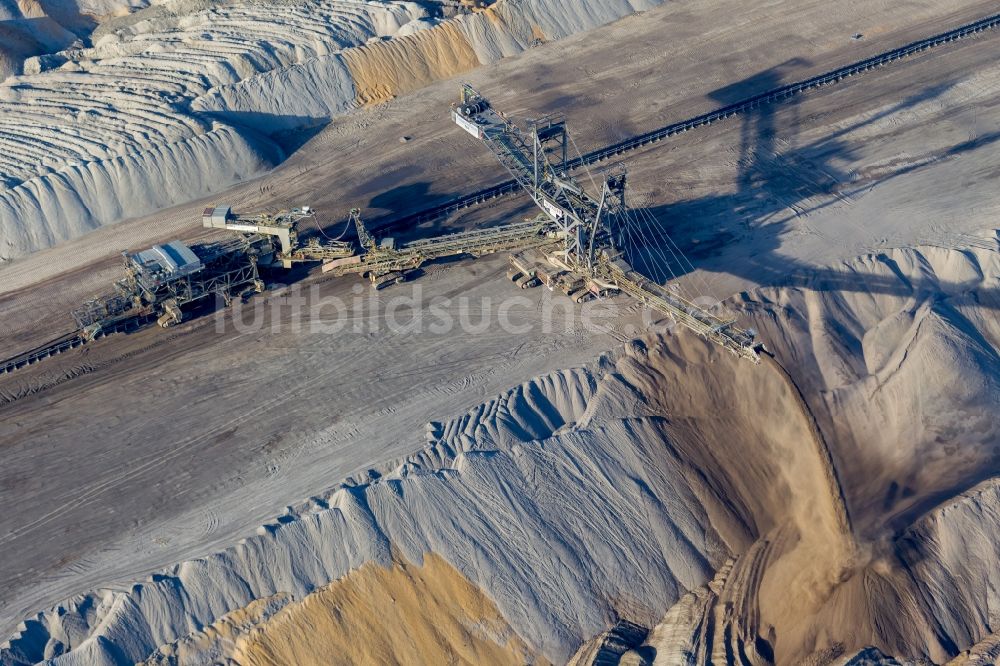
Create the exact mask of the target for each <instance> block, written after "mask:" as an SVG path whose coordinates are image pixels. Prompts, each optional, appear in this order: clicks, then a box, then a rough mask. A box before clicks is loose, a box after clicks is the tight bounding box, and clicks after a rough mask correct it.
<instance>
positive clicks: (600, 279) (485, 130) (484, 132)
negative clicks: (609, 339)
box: [452, 85, 760, 363]
mask: <svg viewBox="0 0 1000 666" xmlns="http://www.w3.org/2000/svg"><path fill="white" fill-rule="evenodd" d="M452 117H453V119H454V120H455V122H456V124H458V125H459V126H460V127H461V128H462V129H464V130H465V131H467V132H468V133H469V134H472V135H473V136H475V137H476V138H478V139H480V140H481V141H482V142H483V143H485V144H486V146H487V147H488V148H489V149H490V150H491V151H492V152H493V154H494V155H496V157H497V159H498V161H499V162H500V164H501V165H503V167H504V168H505V169H507V171H508V172H509V173H510V174H511V175H512V176H513V177H514V179H515V180H516V181H517V183H518V184H519V185H520V186H521V188H522V189H524V191H525V192H527V193H528V194H529V195H530V196H531V198H532V199H533V200H534V201H535V203H536V204H537V205H538V207H539V208H541V210H542V211H543V212H544V214H545V215H546V216H547V217H548V219H549V220H550V221H551V223H552V224H553V225H554V226H555V227H556V228H557V229H558V235H559V236H560V237H561V238H562V240H563V243H564V247H563V250H562V251H561V252H560V253H559V254H560V255H561V262H562V263H565V265H566V266H567V267H568V268H569V270H570V272H571V273H574V274H576V275H577V276H578V279H581V280H583V281H584V282H591V283H595V284H596V288H595V289H593V291H594V292H602V291H603V290H604V289H603V288H604V286H605V285H609V284H610V285H614V287H615V288H616V289H618V290H620V291H622V292H624V293H627V294H629V295H631V296H633V297H634V298H636V299H637V300H639V301H640V302H642V303H644V304H646V305H648V306H649V307H652V308H654V309H656V310H658V311H660V312H663V313H665V314H667V315H669V316H670V317H672V318H673V319H674V320H675V321H677V322H678V323H680V324H682V325H684V326H686V327H688V328H689V329H691V330H693V331H695V332H696V333H698V334H699V335H702V336H704V337H705V338H707V339H709V340H711V341H712V342H715V343H716V344H719V345H721V346H722V347H724V348H726V349H728V350H729V351H731V352H733V353H734V354H736V355H738V356H741V357H743V358H747V359H749V360H751V361H753V362H755V363H758V362H760V357H759V354H758V350H759V348H760V344H759V343H757V342H756V341H755V339H754V334H753V333H752V332H750V331H746V330H743V329H740V328H738V327H737V326H736V324H735V321H734V320H732V319H722V318H720V317H718V316H717V315H715V314H713V313H712V312H709V311H708V310H706V309H704V308H702V307H700V306H698V305H697V304H695V303H694V302H692V301H690V300H688V299H686V298H683V297H682V296H680V295H679V294H676V293H673V292H671V291H670V290H669V289H665V288H663V287H662V286H661V285H657V284H654V283H652V282H651V281H650V280H649V278H647V277H645V276H643V275H641V274H640V273H638V272H637V271H635V270H634V269H633V268H632V267H631V266H630V265H629V264H628V262H627V261H626V260H625V258H624V253H623V237H624V234H625V230H626V225H628V224H630V222H631V221H632V216H631V214H630V211H629V209H628V206H627V205H626V202H625V190H626V185H627V174H626V171H625V169H624V168H623V167H614V168H612V169H611V170H609V171H608V172H607V173H606V174H605V177H604V178H603V182H602V184H601V193H600V196H599V197H597V198H594V197H591V196H590V195H589V194H588V193H587V192H586V191H585V190H584V189H583V188H582V187H581V186H580V185H579V183H577V182H576V181H575V180H574V179H573V178H571V177H570V175H569V167H570V164H571V163H570V162H569V161H568V157H569V156H568V144H569V141H570V139H569V135H568V133H567V131H566V123H565V121H564V120H563V119H561V118H557V117H546V118H544V119H542V120H534V121H529V123H528V129H527V130H526V131H522V130H521V129H520V128H518V127H517V125H515V124H514V123H513V122H511V121H510V120H509V119H508V118H507V117H506V116H505V115H504V114H502V113H501V112H499V111H497V110H495V109H494V108H493V106H492V105H491V104H490V102H489V100H487V99H486V98H485V97H483V96H482V95H480V94H479V93H478V92H476V90H475V89H473V88H472V87H471V86H468V85H466V86H463V88H462V100H461V102H460V103H459V104H457V105H455V106H454V107H452Z"/></svg>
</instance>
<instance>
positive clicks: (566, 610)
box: [0, 248, 1000, 664]
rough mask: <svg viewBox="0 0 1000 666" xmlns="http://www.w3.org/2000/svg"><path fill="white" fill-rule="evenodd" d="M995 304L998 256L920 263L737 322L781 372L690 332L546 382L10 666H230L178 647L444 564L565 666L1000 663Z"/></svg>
mask: <svg viewBox="0 0 1000 666" xmlns="http://www.w3.org/2000/svg"><path fill="white" fill-rule="evenodd" d="M998 276H1000V265H998V254H997V253H996V252H989V251H986V250H977V251H956V250H942V249H937V248H920V249H916V250H900V251H895V252H889V253H885V254H884V255H879V256H873V257H864V258H862V259H859V260H858V261H855V262H851V263H849V264H846V265H843V266H838V267H834V268H831V269H830V270H828V271H825V272H819V273H817V275H816V279H815V280H814V281H813V282H812V283H810V284H808V285H807V286H797V287H777V288H769V289H766V290H761V291H760V292H759V294H758V295H757V296H756V297H755V298H750V297H749V296H747V297H745V298H744V299H743V303H742V305H741V307H742V309H743V310H745V311H746V314H747V316H749V317H750V318H752V319H753V320H754V322H755V324H756V325H757V326H758V327H759V328H760V329H762V330H763V331H764V333H763V336H764V338H765V339H767V340H768V341H769V343H770V344H771V346H772V348H773V351H774V352H775V354H776V357H777V362H771V361H767V362H765V363H764V364H762V365H761V366H753V365H751V364H749V363H746V362H744V361H741V360H739V359H736V358H735V357H732V356H730V355H728V354H725V352H723V351H721V350H720V349H719V348H717V347H715V346H712V345H710V344H708V343H707V342H705V341H703V340H701V339H699V338H697V337H695V336H693V335H690V334H688V333H685V332H682V333H680V334H677V335H667V336H666V337H662V338H649V339H647V340H645V341H636V342H634V343H633V344H631V345H629V346H628V347H627V349H626V350H624V352H623V353H622V354H621V355H620V356H619V357H616V358H613V359H604V360H602V362H601V363H600V364H599V365H598V366H597V367H595V368H593V369H591V370H574V371H566V372H562V373H556V374H553V375H549V376H546V377H541V378H539V379H537V380H534V381H532V382H528V383H526V384H524V385H522V386H520V387H518V388H516V389H513V390H511V391H509V392H507V393H505V394H503V395H501V396H498V397H496V398H494V399H492V400H489V401H486V402H484V403H483V404H482V405H480V406H479V407H478V408H476V409H474V410H472V411H470V412H469V413H467V414H465V415H463V416H462V417H460V418H458V419H454V420H452V421H449V422H446V423H431V424H429V425H428V428H427V445H426V446H425V447H424V449H423V450H422V451H421V452H420V453H418V454H415V455H413V456H411V457H410V458H408V459H407V460H405V461H404V462H402V463H401V464H398V465H391V466H386V467H383V468H381V469H379V470H372V471H370V472H369V473H368V474H366V475H365V476H364V478H361V479H356V480H350V481H349V482H348V483H347V484H345V485H344V486H343V487H341V488H339V489H337V490H335V491H333V492H332V493H330V494H328V495H326V496H324V497H322V498H316V500H315V501H314V502H313V503H311V504H310V505H309V506H306V507H302V508H300V509H299V510H293V511H290V512H289V513H288V515H286V516H284V517H283V518H282V519H281V520H279V521H277V522H276V523H275V524H273V525H268V526H264V527H263V528H261V530H260V531H259V533H258V535H256V536H254V537H251V538H249V539H247V540H245V542H243V543H241V544H239V545H237V546H236V547H234V548H232V549H230V550H227V551H225V552H223V553H219V554H216V555H212V556H210V557H206V558H203V559H200V560H195V561H191V562H186V563H184V564H181V565H178V566H176V567H173V568H172V569H170V570H168V571H165V572H163V573H162V574H158V575H156V576H154V577H152V578H151V579H150V580H148V581H146V582H144V583H141V584H137V585H133V586H131V587H128V588H124V589H119V590H101V591H97V592H93V593H90V594H87V595H82V596H80V597H77V598H75V599H73V600H70V601H67V602H66V603H65V604H63V605H62V606H61V607H60V608H58V609H55V610H53V611H51V612H46V613H40V614H39V615H37V616H36V617H34V618H32V619H31V620H30V621H28V622H26V623H25V625H24V626H23V628H22V629H21V631H20V633H19V635H18V636H15V637H14V638H13V639H12V641H11V642H10V644H9V646H8V647H7V648H5V649H4V651H3V652H2V653H0V658H2V660H3V663H5V664H20V663H32V661H34V660H36V659H38V658H40V657H41V655H42V654H43V653H45V652H48V653H50V654H58V652H59V651H60V650H63V649H68V650H69V653H68V654H66V655H64V656H62V657H59V658H58V659H57V662H58V663H60V664H76V663H86V664H110V663H127V662H128V661H129V660H139V659H142V658H145V657H146V656H148V655H150V654H151V653H152V652H153V651H154V649H155V648H156V647H157V646H160V645H166V644H169V643H175V642H176V645H178V646H180V645H182V644H183V645H186V646H197V647H199V649H201V646H205V647H204V650H206V651H207V652H206V654H218V653H219V652H218V650H219V648H218V647H217V646H213V645H211V644H210V643H211V641H205V640H202V639H201V638H199V637H198V635H197V634H194V635H193V636H192V637H190V640H186V639H184V637H185V636H188V635H189V634H192V632H198V631H200V630H201V628H202V627H204V626H207V625H211V624H213V623H215V622H216V621H217V620H219V618H220V617H222V616H223V615H225V614H226V613H229V612H232V611H234V610H236V609H240V608H246V607H248V606H249V605H250V604H251V603H252V602H253V601H254V600H256V599H266V598H269V597H271V596H272V595H275V594H279V593H281V594H287V595H291V596H292V597H293V598H295V599H303V598H305V597H306V596H307V595H309V594H310V593H312V592H314V591H315V590H316V589H317V588H319V587H323V586H325V585H327V584H328V583H329V582H330V581H334V580H337V579H338V578H341V577H343V576H345V574H348V573H349V572H351V571H352V570H355V569H357V568H358V567H362V566H363V565H365V564H366V563H376V564H379V565H381V566H383V567H389V566H392V563H393V561H394V558H402V559H403V560H405V561H408V562H419V561H421V559H422V558H423V556H424V554H425V553H434V554H435V555H437V556H440V557H441V558H442V559H443V560H444V561H445V562H447V563H448V564H449V565H450V566H451V567H454V569H455V570H456V571H457V572H458V573H459V574H460V575H461V576H462V577H463V578H464V579H466V580H467V581H468V583H469V584H470V585H471V586H473V587H474V588H476V589H478V590H480V591H481V592H482V594H483V595H485V598H487V599H489V600H490V601H491V602H492V603H493V604H494V605H495V607H496V610H497V611H498V613H499V614H500V616H502V617H503V618H504V620H505V621H506V622H507V623H508V624H509V626H510V628H511V629H512V630H513V632H514V633H516V634H517V635H518V636H519V637H520V638H521V639H522V640H523V641H524V645H525V646H526V649H528V650H530V651H531V652H532V653H533V654H539V655H543V656H545V657H546V658H548V659H550V660H552V661H564V660H566V659H568V658H569V657H570V656H571V655H572V654H573V653H574V652H575V651H576V649H577V648H578V647H579V646H580V644H581V643H583V642H584V641H585V640H587V639H589V638H591V637H593V636H596V635H597V634H599V633H601V632H602V631H605V630H606V629H607V628H608V627H610V626H611V625H613V624H614V623H615V622H616V621H618V620H619V619H622V618H624V619H628V620H632V621H635V622H638V623H640V624H643V625H645V626H652V625H653V624H654V623H656V622H657V621H659V620H663V622H662V623H661V624H660V626H659V627H657V628H656V630H654V631H653V632H652V633H651V635H650V639H649V641H650V643H649V646H650V647H652V648H653V649H655V650H656V653H657V655H659V654H660V652H661V651H662V653H663V659H664V660H666V661H665V662H663V661H661V663H671V662H670V661H669V659H670V655H674V656H676V655H690V660H691V661H692V663H698V664H707V663H745V664H765V663H782V664H783V663H803V664H828V663H831V662H832V661H833V660H836V659H841V658H849V659H855V657H856V659H855V661H854V663H865V662H864V661H860V662H859V661H858V659H862V660H863V659H868V657H869V656H871V655H875V656H877V653H876V652H873V651H870V650H865V649H866V648H867V647H868V646H871V647H872V648H873V649H875V650H879V651H881V652H883V653H885V654H896V655H899V656H900V658H901V659H903V660H905V659H912V660H919V659H926V658H930V659H934V660H936V661H938V662H940V661H944V660H946V659H948V658H950V657H952V656H955V655H956V654H958V653H959V651H961V650H963V649H966V648H969V647H970V646H972V645H973V644H976V643H982V644H983V645H984V649H987V650H988V649H991V648H989V647H988V645H987V643H986V642H987V641H989V640H990V636H991V635H992V634H993V632H995V631H996V623H997V621H998V620H997V615H996V608H997V607H998V600H997V599H996V598H995V596H996V593H995V591H996V590H997V589H1000V572H998V567H997V564H996V563H997V562H998V555H1000V551H998V548H1000V541H998V540H997V538H996V535H997V534H998V533H1000V531H998V529H997V527H998V525H996V524H995V523H997V521H1000V511H998V506H997V504H998V502H1000V499H998V495H1000V492H998V490H997V489H998V487H1000V486H998V485H997V482H995V481H988V482H985V483H984V484H983V485H981V486H979V487H978V488H976V489H974V490H972V491H970V492H968V493H967V494H965V495H961V493H962V492H963V491H966V490H967V489H968V486H969V484H970V478H971V477H972V476H975V475H979V476H980V477H981V478H992V477H998V476H1000V450H998V447H997V442H996V439H995V437H996V436H995V433H996V432H998V431H1000V428H998V427H997V426H998V425H1000V424H998V423H996V419H997V418H998V414H1000V409H998V407H1000V390H997V382H998V381H1000V380H998V378H1000V367H998V365H997V363H998V361H997V358H998V356H997V351H996V350H997V349H998V347H1000V344H998V343H1000V330H998V318H997V317H996V316H995V312H996V310H997V309H1000V299H998V296H997V293H996V283H997V277H998ZM852 289H856V290H857V291H852ZM786 369H793V370H794V372H792V373H790V374H789V373H788V372H787V371H786ZM928 372H929V373H931V374H929V375H928V374H926V373H928ZM862 405H865V406H867V407H863V406H862ZM953 412H956V413H960V414H964V417H962V418H960V419H955V418H951V417H948V415H949V414H950V413H953ZM845 415H846V416H849V418H847V417H846V416H845ZM904 416H905V417H906V418H904ZM942 419H946V420H943V421H942ZM984 419H985V420H984ZM901 447H902V450H903V452H904V454H905V455H903V456H901V455H900V449H901ZM959 454H960V455H959ZM955 467H958V468H959V471H958V472H955V471H954V468H955ZM956 495H958V499H957V500H955V501H950V502H946V503H945V504H944V505H942V506H941V507H940V508H938V509H936V510H934V511H930V509H932V508H933V507H935V506H937V505H939V504H941V501H942V500H944V499H947V498H951V497H955V496H956ZM876 499H879V500H881V501H876ZM928 511H930V512H929V513H928ZM383 575H386V576H389V575H390V574H388V573H385V572H383ZM710 581H711V582H710ZM706 583H708V584H707V585H706ZM352 589H354V588H352ZM345 594H346V593H345ZM314 603H317V602H314ZM476 608H480V607H479V606H476ZM363 612H370V611H363ZM287 617H288V618H289V620H288V623H289V625H294V624H296V622H295V621H293V620H294V619H295V618H299V617H301V618H302V620H301V621H302V622H303V623H306V624H307V626H308V623H310V622H314V621H315V620H313V619H307V617H308V618H311V617H312V616H311V615H308V614H306V615H301V616H300V615H292V614H291V613H290V614H289V615H287ZM345 621H348V620H345ZM287 631H289V632H291V631H292V629H291V628H289V629H288V630H287ZM219 633H220V635H221V634H223V633H225V632H219ZM231 633H232V632H230V633H229V634H226V635H227V636H228V635H231ZM334 633H335V634H336V632H334ZM179 639H181V640H180V642H178V641H179ZM220 640H223V642H225V641H226V640H228V641H229V644H230V645H231V644H232V641H231V640H230V639H228V638H223V639H220ZM448 640H450V639H447V640H444V639H442V640H441V641H440V642H441V644H442V645H443V644H447V643H448ZM206 643H208V644H209V645H207V646H206V645H205V644H206ZM497 643H498V644H502V642H497ZM275 645H276V646H278V645H280V646H283V647H281V649H288V650H301V649H303V647H302V646H301V645H296V644H295V643H294V641H291V642H289V641H285V640H283V639H282V640H278V641H276V643H275ZM273 649H275V650H277V649H278V647H274V648H273ZM212 650H215V652H212ZM862 650H865V651H864V652H860V653H859V651H862ZM192 653H193V652H192ZM856 653H857V654H856ZM636 654H637V655H638V654H642V652H641V651H637V652H636ZM647 654H648V653H647ZM849 655H853V656H850V657H849ZM872 658H875V657H872ZM879 658H880V657H879ZM685 659H687V657H685Z"/></svg>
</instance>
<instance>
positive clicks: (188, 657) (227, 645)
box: [50, 594, 292, 666]
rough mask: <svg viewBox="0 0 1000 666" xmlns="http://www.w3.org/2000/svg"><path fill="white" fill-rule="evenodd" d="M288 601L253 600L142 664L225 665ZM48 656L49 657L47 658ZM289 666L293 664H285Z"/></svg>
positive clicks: (274, 598)
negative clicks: (237, 645) (246, 638)
mask: <svg viewBox="0 0 1000 666" xmlns="http://www.w3.org/2000/svg"><path fill="white" fill-rule="evenodd" d="M290 601H291V599H290V598H289V596H288V595H287V594H275V595H273V596H271V597H267V598H265V599H256V600H254V601H252V602H251V603H250V604H249V605H248V606H247V607H246V608H237V609H236V610H234V611H231V612H229V613H226V614H225V615H223V616H222V617H221V618H219V619H218V620H216V621H215V622H213V623H212V624H210V625H208V626H207V627H205V628H204V629H201V630H199V631H195V632H192V633H191V634H189V635H187V636H185V637H184V638H181V639H180V640H178V641H175V642H173V643H170V644H169V645H164V646H162V647H161V648H160V649H158V650H157V651H156V652H154V653H153V654H152V655H150V657H149V658H148V659H147V660H146V661H145V662H143V663H144V664H147V665H148V666H174V665H176V664H184V665H185V666H195V665H200V664H205V665H206V666H207V665H209V664H217V663H227V660H229V659H231V658H232V655H233V652H234V651H235V650H236V644H237V642H238V641H239V640H241V639H243V638H244V637H245V636H247V635H248V634H249V633H250V632H251V630H253V629H254V628H255V627H258V626H259V625H261V624H263V623H265V622H267V621H268V620H270V619H271V618H272V617H273V616H274V614H275V613H277V612H278V611H280V610H282V609H283V608H285V607H286V606H287V605H288V603H289V602H290ZM50 656H51V655H50ZM287 663H292V662H287Z"/></svg>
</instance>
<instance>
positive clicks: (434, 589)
mask: <svg viewBox="0 0 1000 666" xmlns="http://www.w3.org/2000/svg"><path fill="white" fill-rule="evenodd" d="M304 627H308V628H309V629H308V631H309V638H308V640H305V641H304V640H302V638H303V636H302V631H303V628H304ZM332 655H336V661H337V663H340V664H470V665H471V664H497V665H500V664H512V665H514V664H524V663H528V661H529V656H530V653H529V651H528V648H527V646H526V645H525V644H524V641H522V640H521V638H520V637H518V636H517V634H516V633H515V632H514V631H513V630H512V629H511V627H510V625H509V624H508V623H507V621H506V620H505V619H504V618H503V616H502V615H501V614H500V613H499V611H498V610H497V608H496V606H495V605H494V604H493V602H492V601H490V600H489V599H488V598H487V597H486V596H485V595H484V594H483V592H482V591H481V590H480V589H478V588H477V587H475V586H474V585H472V584H471V583H470V582H469V581H468V580H467V579H465V578H463V577H462V575H461V574H460V573H458V572H457V571H456V570H455V569H454V568H453V567H451V566H450V565H448V563H446V562H445V561H444V560H443V559H441V558H440V557H438V556H436V555H433V554H427V555H426V556H425V557H424V562H423V565H422V566H417V565H414V564H410V563H409V562H405V561H404V562H394V563H393V564H392V565H391V566H390V567H388V568H386V567H382V566H380V565H377V564H373V563H369V564H365V565H363V566H362V567H361V568H359V569H357V570H355V571H352V572H351V573H350V574H348V575H347V576H345V577H344V578H342V579H340V580H338V581H336V582H335V583H332V584H330V585H329V586H327V587H324V588H322V589H320V590H318V591H316V592H313V593H312V594H310V595H309V596H308V597H306V598H305V599H304V600H302V601H301V602H299V603H296V604H292V605H290V606H287V607H286V608H284V609H283V610H281V611H280V612H279V613H277V614H276V615H275V616H274V617H272V618H271V619H270V620H269V621H267V623H266V624H264V625H262V626H260V627H259V628H258V629H256V630H255V631H253V632H252V633H251V634H250V635H249V636H246V637H244V638H242V639H241V640H240V641H239V644H238V645H237V646H236V649H235V651H234V654H233V661H234V662H235V663H237V664H241V665H242V666H258V665H259V666H265V665H268V664H299V665H300V666H308V665H309V664H317V665H319V664H329V663H330V660H331V656H332ZM532 661H533V660H532ZM535 663H540V662H535Z"/></svg>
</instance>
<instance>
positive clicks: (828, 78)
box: [378, 14, 1000, 229]
mask: <svg viewBox="0 0 1000 666" xmlns="http://www.w3.org/2000/svg"><path fill="white" fill-rule="evenodd" d="M998 27H1000V14H994V15H993V16H989V17H987V18H984V19H980V20H978V21H974V22H973V23H968V24H966V25H963V26H961V27H958V28H955V29H954V30H949V31H948V32H943V33H941V34H939V35H934V36H933V37H928V38H926V39H921V40H919V41H916V42H912V43H910V44H907V45H906V46H901V47H899V48H897V49H893V50H891V51H886V52H885V53H881V54H879V55H876V56H872V57H871V58H866V59H864V60H860V61H858V62H856V63H853V64H850V65H847V66H845V67H840V68H838V69H835V70H833V71H830V72H827V73H825V74H820V75H818V76H814V77H812V78H810V79H806V80H804V81H799V82H797V83H790V84H788V85H784V86H781V87H779V88H774V89H773V90H769V91H767V92H764V93H760V94H759V95H754V96H753V97H750V98H747V99H745V100H743V101H740V102H736V103H735V104H730V105H728V106H724V107H721V108H718V109H715V110H714V111H709V112H708V113H703V114H701V115H700V116H695V117H694V118H689V119H688V120H682V121H680V122H676V123H671V124H670V125H666V126H664V127H660V128H659V129H655V130H652V131H651V132H646V133H644V134H639V135H637V136H634V137H630V138H628V139H625V140H624V141H619V142H618V143H615V144H612V145H610V146H605V147H603V148H598V149H597V150H594V151H591V152H589V153H587V154H586V155H583V156H581V157H578V158H576V159H574V160H571V161H570V163H569V166H570V168H571V169H578V168H580V167H581V166H588V165H591V164H597V163H599V162H602V161H604V160H606V159H609V158H611V157H615V156H618V155H622V154H624V153H627V152H630V151H633V150H636V149H638V148H642V147H644V146H648V145H649V144H652V143H656V142H657V141H661V140H663V139H666V138H667V137H671V136H674V135H675V134H682V133H684V132H687V131H689V130H693V129H697V128H699V127H704V126H707V125H711V124H712V123H714V122H716V121H719V120H724V119H726V118H731V117H733V116H738V115H740V114H743V113H747V112H748V111H752V110H754V109H757V108H760V107H762V106H765V105H767V104H772V103H774V102H780V101H782V100H785V99H788V98H790V97H795V96H796V95H801V94H802V93H805V92H807V91H809V90H813V89H815V88H820V87H822V86H827V85H830V84H832V83H837V82H839V81H842V80H843V79H846V78H849V77H852V76H856V75H858V74H862V73H864V72H867V71H869V70H871V69H876V68H878V67H884V66H885V65H888V64H890V63H893V62H895V61H897V60H902V59H904V58H907V57H909V56H912V55H915V54H917V53H922V52H924V51H927V50H929V49H933V48H936V47H938V46H942V45H945V44H950V43H952V42H957V41H959V40H962V39H966V38H968V37H972V36H975V35H978V34H980V33H982V32H986V31H989V30H995V29H997V28H998ZM519 191H521V188H520V186H519V185H518V184H517V182H516V181H514V180H508V181H506V182H503V183H500V184H499V185H495V186H493V187H487V188H485V189H482V190H477V191H476V192H472V193H471V194H467V195H464V196H461V197H458V198H455V199H452V200H451V201H447V202H445V203H442V204H439V205H437V206H434V207H432V208H428V209H426V210H423V211H420V212H419V213H414V214H413V215H408V216H406V217H403V218H399V219H397V220H392V221H388V222H386V223H384V224H382V225H378V228H380V229H386V228H390V227H397V226H410V225H414V224H419V223H421V222H426V221H428V220H434V219H437V218H440V217H444V216H446V215H450V214H452V213H455V212H457V211H459V210H462V209H463V208H469V207H470V206H475V205H478V204H481V203H484V202H486V201H490V200H491V199H496V198H499V197H502V196H505V195H507V194H512V193H515V192H519Z"/></svg>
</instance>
